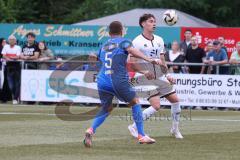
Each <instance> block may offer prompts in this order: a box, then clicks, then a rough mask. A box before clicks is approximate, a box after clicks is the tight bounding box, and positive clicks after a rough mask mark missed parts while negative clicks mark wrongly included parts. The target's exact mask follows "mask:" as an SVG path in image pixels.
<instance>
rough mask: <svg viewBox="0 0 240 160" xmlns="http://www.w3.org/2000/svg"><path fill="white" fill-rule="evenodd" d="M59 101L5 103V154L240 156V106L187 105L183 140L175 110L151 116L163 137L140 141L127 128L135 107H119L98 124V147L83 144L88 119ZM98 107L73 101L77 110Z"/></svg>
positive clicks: (0, 109)
mask: <svg viewBox="0 0 240 160" xmlns="http://www.w3.org/2000/svg"><path fill="white" fill-rule="evenodd" d="M54 109H55V106H39V105H33V106H12V105H7V106H6V105H0V159H2V160H32V159H34V160H43V159H44V160H63V159H64V160H65V159H66V160H70V159H71V160H72V159H78V160H79V159H80V160H85V159H86V160H102V159H104V160H120V159H124V160H127V159H131V160H159V159H161V160H164V159H166V160H208V159H209V160H239V159H240V112H238V111H192V112H191V116H190V112H189V111H188V110H183V113H182V115H183V116H182V118H181V131H182V134H183V135H184V139H183V140H176V139H175V138H173V137H171V135H170V134H169V129H170V126H171V121H170V119H169V117H170V116H169V115H170V110H161V111H160V114H157V115H156V116H155V117H153V118H151V119H150V120H148V121H146V122H145V131H146V133H148V134H149V135H151V136H152V137H153V138H155V139H156V141H157V143H155V144H152V145H140V144H137V141H136V140H135V139H133V138H132V137H131V136H130V135H129V132H128V130H127V126H128V124H130V123H132V121H131V118H130V117H129V115H130V114H131V110H130V109H126V108H117V109H114V110H113V112H112V114H111V115H110V117H108V119H107V120H106V121H105V123H104V124H103V125H102V126H101V127H100V128H99V129H98V130H97V134H96V135H95V136H94V138H93V147H92V148H90V149H89V148H85V147H84V146H83V143H82V141H83V138H84V132H85V130H86V128H87V127H89V126H90V124H91V122H92V121H91V120H88V121H63V120H61V119H59V118H58V117H56V115H55V111H54ZM91 109H92V108H89V107H88V108H87V107H84V108H81V107H71V112H72V113H74V114H79V113H83V112H85V111H88V110H91Z"/></svg>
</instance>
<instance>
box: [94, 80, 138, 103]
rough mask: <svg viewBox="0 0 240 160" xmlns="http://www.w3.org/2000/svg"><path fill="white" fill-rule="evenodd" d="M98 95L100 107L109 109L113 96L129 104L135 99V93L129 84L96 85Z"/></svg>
mask: <svg viewBox="0 0 240 160" xmlns="http://www.w3.org/2000/svg"><path fill="white" fill-rule="evenodd" d="M98 94H99V98H100V101H101V106H102V107H109V106H110V105H111V104H112V100H113V97H114V96H116V97H117V98H118V99H119V100H120V101H124V102H127V103H130V102H131V101H132V100H133V99H134V98H135V97H136V92H135V90H134V89H133V88H132V86H131V85H130V84H129V82H122V83H119V82H117V83H112V86H110V85H109V84H108V85H104V84H98Z"/></svg>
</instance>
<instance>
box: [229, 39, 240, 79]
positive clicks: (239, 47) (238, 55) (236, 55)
mask: <svg viewBox="0 0 240 160" xmlns="http://www.w3.org/2000/svg"><path fill="white" fill-rule="evenodd" d="M229 63H230V64H237V65H238V66H232V67H231V68H232V71H233V74H235V75H240V65H239V64H240V41H238V42H237V43H236V51H234V52H233V53H232V54H231V57H230V60H229Z"/></svg>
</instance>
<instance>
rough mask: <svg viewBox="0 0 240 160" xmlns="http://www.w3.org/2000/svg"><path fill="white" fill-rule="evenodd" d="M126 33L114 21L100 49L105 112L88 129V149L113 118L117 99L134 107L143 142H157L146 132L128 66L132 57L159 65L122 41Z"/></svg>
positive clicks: (100, 75)
mask: <svg viewBox="0 0 240 160" xmlns="http://www.w3.org/2000/svg"><path fill="white" fill-rule="evenodd" d="M122 33H123V26H122V24H121V23H120V22H118V21H114V22H112V23H111V24H110V25H109V35H110V39H109V40H107V42H106V43H105V44H104V45H103V47H101V48H100V50H99V54H98V58H99V59H100V61H101V63H102V67H101V70H100V72H99V74H98V77H97V85H98V93H99V97H100V100H101V109H100V111H99V112H98V113H97V115H96V116H95V118H94V120H93V123H92V126H91V127H90V128H88V129H87V130H86V134H85V139H84V145H85V146H86V147H91V146H92V136H93V134H94V133H95V132H96V129H97V128H98V127H99V126H100V125H101V124H102V123H103V122H104V120H105V119H106V117H107V116H108V115H109V112H110V110H111V106H112V100H113V97H114V96H116V97H117V98H118V99H119V100H121V101H125V102H127V103H129V105H130V106H132V115H133V119H134V121H135V123H136V126H137V130H138V141H139V143H140V144H144V143H146V144H151V143H155V140H154V139H152V138H150V137H149V136H147V135H145V133H144V129H143V118H142V111H141V105H140V104H139V99H138V98H137V96H136V92H135V91H134V90H133V88H132V87H131V85H130V83H129V78H128V72H127V68H126V63H127V58H128V54H131V55H133V56H135V57H138V58H141V59H144V60H145V61H148V62H150V63H153V64H158V63H159V62H158V61H155V60H153V59H151V58H148V57H147V56H145V55H144V54H143V53H142V52H140V51H139V50H137V49H135V48H133V47H132V43H131V42H130V41H129V40H127V39H125V38H122Z"/></svg>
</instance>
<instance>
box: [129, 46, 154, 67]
mask: <svg viewBox="0 0 240 160" xmlns="http://www.w3.org/2000/svg"><path fill="white" fill-rule="evenodd" d="M126 51H128V53H129V54H131V55H133V56H134V57H136V58H141V59H143V60H145V61H147V62H150V63H152V64H159V62H157V61H155V60H154V59H152V58H149V57H147V56H145V55H144V54H143V53H142V52H141V51H139V50H138V49H136V48H133V47H132V46H130V47H128V48H126Z"/></svg>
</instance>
